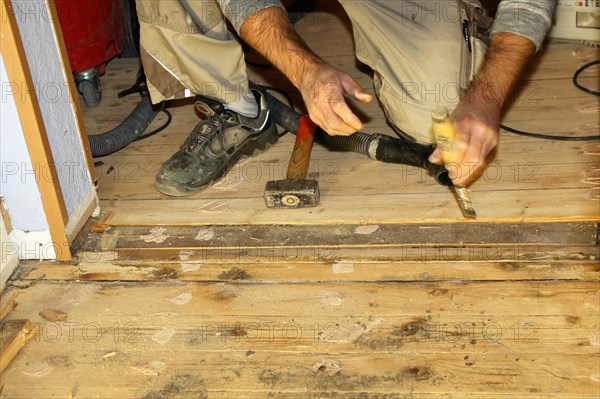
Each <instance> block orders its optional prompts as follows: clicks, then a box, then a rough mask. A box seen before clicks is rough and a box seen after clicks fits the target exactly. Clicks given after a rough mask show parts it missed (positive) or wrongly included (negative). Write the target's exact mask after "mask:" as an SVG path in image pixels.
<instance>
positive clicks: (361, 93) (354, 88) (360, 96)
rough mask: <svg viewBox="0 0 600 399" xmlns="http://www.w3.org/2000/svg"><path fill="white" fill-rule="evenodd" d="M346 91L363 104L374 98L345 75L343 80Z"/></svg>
mask: <svg viewBox="0 0 600 399" xmlns="http://www.w3.org/2000/svg"><path fill="white" fill-rule="evenodd" d="M341 81H342V85H343V87H344V91H345V92H346V93H348V94H349V95H350V96H352V97H354V98H355V99H357V100H358V101H360V102H362V103H368V102H371V101H372V100H373V96H372V95H370V94H369V93H367V92H366V91H365V90H364V89H363V88H362V87H361V86H360V85H359V84H358V83H356V81H355V80H354V79H352V77H350V76H349V75H343V76H342V78H341Z"/></svg>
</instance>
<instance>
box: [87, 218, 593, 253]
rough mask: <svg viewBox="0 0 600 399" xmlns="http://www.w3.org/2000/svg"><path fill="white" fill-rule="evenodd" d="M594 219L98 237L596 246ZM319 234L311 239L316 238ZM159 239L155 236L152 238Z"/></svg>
mask: <svg viewBox="0 0 600 399" xmlns="http://www.w3.org/2000/svg"><path fill="white" fill-rule="evenodd" d="M597 225H598V224H597V223H581V222H579V223H566V222H556V223H530V224H524V223H495V224H494V225H490V224H488V223H478V222H475V223H468V224H461V225H444V224H408V225H405V224H381V225H341V226H338V227H336V228H335V229H331V228H328V227H327V226H310V227H306V226H260V225H254V226H246V227H244V228H242V229H240V228H239V227H237V226H219V225H216V226H211V227H210V228H208V229H205V228H200V229H199V228H195V227H189V226H164V227H162V226H159V227H158V228H156V227H155V228H148V227H145V226H141V227H140V226H130V227H116V228H110V229H108V230H107V231H105V232H104V234H103V235H102V238H101V240H100V246H102V242H103V241H104V242H110V243H111V245H110V247H108V248H104V247H102V248H99V249H101V250H112V249H125V248H140V249H145V248H193V247H198V248H202V247H219V248H226V247H238V248H244V247H249V248H252V247H256V246H264V247H275V246H281V247H310V246H315V245H317V244H318V245H321V246H334V245H337V246H340V247H367V246H370V247H377V246H379V247H384V246H394V245H418V244H423V243H426V244H429V245H432V246H434V245H440V246H457V245H463V246H469V245H488V244H501V245H516V244H523V245H527V244H540V245H543V244H560V245H565V246H566V245H595V244H596V240H597ZM317 235H318V236H319V242H318V243H315V240H314V237H315V236H317ZM155 238H157V239H155Z"/></svg>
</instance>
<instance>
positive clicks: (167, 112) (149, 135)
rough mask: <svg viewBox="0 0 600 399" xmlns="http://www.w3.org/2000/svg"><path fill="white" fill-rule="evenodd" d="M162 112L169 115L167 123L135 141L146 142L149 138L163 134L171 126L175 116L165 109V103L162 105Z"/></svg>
mask: <svg viewBox="0 0 600 399" xmlns="http://www.w3.org/2000/svg"><path fill="white" fill-rule="evenodd" d="M160 112H162V113H163V114H165V115H167V121H166V122H165V123H164V124H163V125H162V126H161V127H159V128H156V129H154V130H153V131H151V132H149V133H146V134H143V135H141V136H140V137H138V138H137V139H135V140H134V141H140V140H144V139H147V138H149V137H152V136H154V135H155V134H158V133H160V132H162V131H163V130H165V129H166V128H167V127H168V126H169V125H170V124H171V121H172V120H173V115H171V113H170V112H169V111H168V110H166V109H165V104H164V102H163V105H162V109H161V110H160Z"/></svg>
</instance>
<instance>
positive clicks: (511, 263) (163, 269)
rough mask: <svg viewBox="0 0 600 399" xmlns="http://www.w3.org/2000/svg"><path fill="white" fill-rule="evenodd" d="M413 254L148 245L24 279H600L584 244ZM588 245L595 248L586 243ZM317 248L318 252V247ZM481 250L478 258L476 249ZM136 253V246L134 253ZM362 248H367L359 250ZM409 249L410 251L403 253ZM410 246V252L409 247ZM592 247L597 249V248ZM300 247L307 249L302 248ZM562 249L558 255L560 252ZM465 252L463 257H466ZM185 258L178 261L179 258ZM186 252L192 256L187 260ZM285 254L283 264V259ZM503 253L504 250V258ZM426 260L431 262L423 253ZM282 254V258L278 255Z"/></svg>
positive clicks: (27, 273) (44, 267) (29, 269)
mask: <svg viewBox="0 0 600 399" xmlns="http://www.w3.org/2000/svg"><path fill="white" fill-rule="evenodd" d="M409 250H410V251H411V253H410V256H405V259H401V258H400V259H397V261H395V262H394V261H378V262H374V261H368V260H367V259H364V258H361V259H360V260H358V257H357V258H356V259H353V258H349V257H343V258H337V256H336V257H333V256H332V258H331V259H330V260H329V261H328V260H327V259H324V258H326V257H327V256H331V255H341V254H343V251H339V250H335V249H334V250H328V249H324V248H323V249H320V250H319V249H310V248H308V249H302V250H301V249H296V250H295V251H292V250H287V251H285V250H283V251H281V252H282V253H281V254H279V256H277V251H271V252H270V253H269V255H271V256H264V255H262V256H261V254H260V252H259V251H256V252H254V253H253V252H252V251H246V252H245V253H242V252H240V253H239V254H238V255H234V253H233V251H232V252H231V253H228V254H227V255H223V256H221V259H216V258H215V257H210V256H208V255H207V254H205V253H202V250H189V249H188V250H178V251H177V250H174V251H145V252H144V253H145V254H146V255H147V256H148V258H150V259H148V260H144V259H132V257H130V256H128V255H131V254H124V255H123V253H122V252H94V253H90V252H83V253H78V257H79V263H78V264H77V265H61V266H59V267H57V266H56V265H55V264H52V263H45V262H43V263H36V264H32V265H25V266H23V267H24V268H25V269H24V271H23V273H22V279H23V280H28V281H37V280H54V281H106V282H134V281H140V282H144V281H154V282H156V281H161V282H164V281H178V282H223V283H225V282H232V281H235V282H238V283H240V284H245V283H247V284H255V283H269V282H280V281H284V282H288V283H296V284H306V283H318V282H324V281H329V282H341V281H346V282H347V281H357V282H380V283H386V282H443V281H506V282H509V281H525V280H536V281H555V280H579V281H597V280H598V278H599V277H600V266H599V264H598V261H596V260H591V259H590V254H589V253H588V256H587V258H586V255H585V254H586V252H585V248H584V249H582V248H579V250H580V251H579V252H580V254H579V256H580V257H581V259H579V260H567V259H568V258H569V255H568V253H565V252H563V253H560V251H556V250H555V251H556V253H557V254H556V255H553V254H552V252H551V251H548V252H545V253H544V256H543V257H542V259H538V260H525V258H526V254H521V256H520V257H519V256H516V257H515V258H517V259H514V260H504V261H502V260H495V259H493V258H501V257H502V252H504V253H505V255H506V254H508V253H509V252H512V254H513V256H514V255H515V252H514V251H511V249H508V248H504V249H499V248H485V249H484V248H478V249H473V248H471V249H464V248H463V249H461V250H456V249H454V250H456V252H457V256H452V255H451V253H452V251H453V249H449V248H437V249H436V248H427V249H423V248H422V249H421V251H420V253H419V254H418V257H422V258H425V259H424V260H423V261H420V262H419V261H411V260H409V259H410V258H411V257H415V256H414V253H418V252H419V251H418V250H417V249H412V248H411V249H409ZM588 250H592V248H588ZM319 251H320V252H319ZM479 251H481V254H485V256H487V259H486V257H485V256H478V252H479ZM139 252H141V251H139ZM363 252H364V251H363ZM406 252H408V250H407V251H406ZM412 252H414V253H412ZM596 252H597V251H596ZM303 253H304V254H303ZM558 253H560V255H559V254H558ZM467 254H468V256H465V255H467ZM181 256H183V257H184V258H187V259H186V260H181V259H180V257H181ZM188 256H189V258H188ZM286 256H287V262H286V259H285V258H286ZM467 257H471V258H477V257H479V259H472V260H470V261H469V262H465V261H461V260H460V259H464V258H467ZM505 257H506V256H505ZM426 258H428V260H427V259H426ZM281 259H283V261H282V260H281Z"/></svg>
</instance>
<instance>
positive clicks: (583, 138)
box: [500, 125, 600, 141]
mask: <svg viewBox="0 0 600 399" xmlns="http://www.w3.org/2000/svg"><path fill="white" fill-rule="evenodd" d="M500 127H501V128H502V129H504V130H506V131H507V132H510V133H514V134H518V135H520V136H527V137H534V138H536V139H545V140H556V141H588V140H598V139H600V136H551V135H549V134H540V133H531V132H524V131H523V130H518V129H513V128H512V127H509V126H505V125H500Z"/></svg>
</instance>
